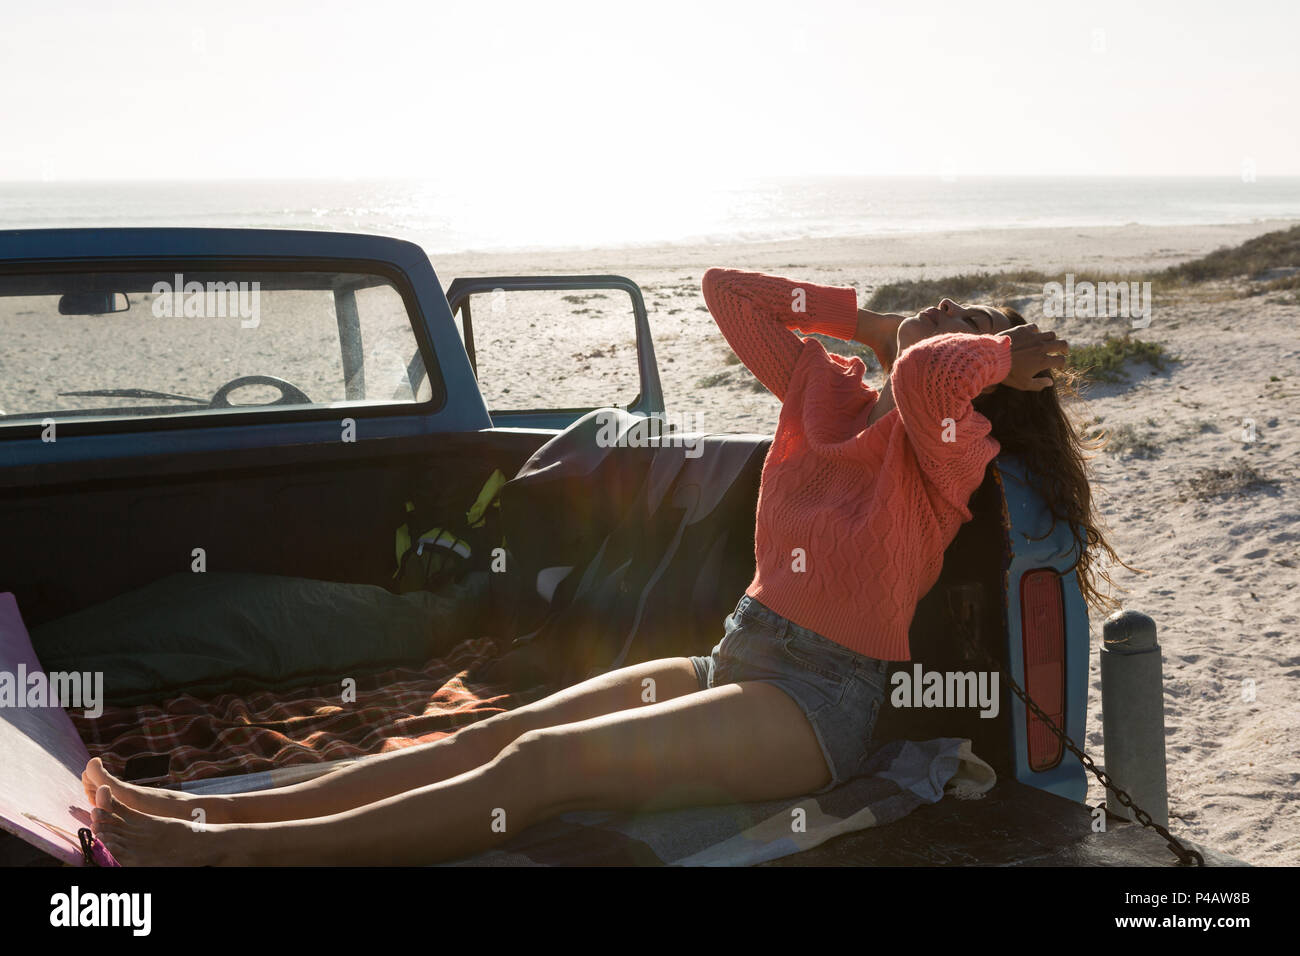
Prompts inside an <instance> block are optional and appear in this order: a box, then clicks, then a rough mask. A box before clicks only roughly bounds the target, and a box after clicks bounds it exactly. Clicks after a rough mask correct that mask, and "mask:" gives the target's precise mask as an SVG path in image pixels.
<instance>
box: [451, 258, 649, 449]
mask: <svg viewBox="0 0 1300 956" xmlns="http://www.w3.org/2000/svg"><path fill="white" fill-rule="evenodd" d="M447 302H448V304H449V305H450V306H451V311H452V314H453V315H454V316H455V318H456V324H457V328H458V329H459V331H460V333H461V337H462V341H463V342H464V345H465V352H466V354H467V355H468V356H469V361H470V365H471V366H472V367H473V369H474V374H475V376H476V378H477V379H478V383H479V389H480V391H481V392H482V393H483V397H484V400H485V401H486V402H487V405H488V413H489V414H490V416H491V418H492V424H493V426H494V427H497V428H502V427H507V428H508V427H515V428H544V429H563V428H566V427H568V426H569V425H571V424H573V422H575V421H577V420H578V419H579V418H581V417H582V416H583V415H585V414H587V413H588V412H590V411H592V410H594V409H596V408H609V407H618V408H624V409H626V410H627V411H629V412H630V413H632V414H633V415H645V416H651V417H653V416H657V415H661V414H662V413H663V411H664V398H663V388H662V387H661V385H660V383H659V367H658V365H657V363H656V361H655V352H654V344H653V342H652V341H651V336H650V322H649V319H648V318H647V316H646V307H645V300H644V298H643V297H642V295H641V289H640V287H639V286H638V285H637V284H636V283H635V282H633V281H632V280H631V279H628V278H625V277H623V276H614V275H592V276H572V275H569V276H483V277H476V278H464V279H456V280H454V281H453V282H452V283H451V285H450V286H449V287H448V288H447ZM507 336H528V337H535V338H536V340H537V348H535V349H528V350H527V354H528V355H529V356H530V361H529V362H527V363H523V364H520V363H515V364H511V363H510V361H509V359H508V350H506V349H504V348H502V347H501V345H502V343H503V342H504V341H505V337H507Z"/></svg>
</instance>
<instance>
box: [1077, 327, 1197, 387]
mask: <svg viewBox="0 0 1300 956" xmlns="http://www.w3.org/2000/svg"><path fill="white" fill-rule="evenodd" d="M1177 361H1179V359H1178V356H1176V355H1170V354H1169V353H1168V352H1167V351H1166V350H1165V347H1164V346H1163V345H1161V344H1160V343H1159V342H1145V341H1143V340H1141V339H1135V338H1133V337H1132V336H1130V335H1129V334H1128V333H1127V332H1126V333H1124V334H1123V335H1122V336H1119V337H1118V338H1112V337H1111V336H1110V335H1109V334H1107V335H1106V337H1105V338H1104V339H1102V341H1101V342H1099V343H1097V344H1096V345H1071V347H1070V351H1069V352H1068V353H1067V354H1066V358H1065V364H1066V366H1067V367H1068V368H1072V369H1074V370H1076V371H1078V372H1080V373H1081V374H1082V375H1083V376H1084V377H1085V378H1087V379H1089V380H1091V381H1094V382H1124V381H1127V380H1128V378H1127V376H1126V375H1125V374H1124V367H1125V365H1126V364H1127V363H1128V362H1145V363H1146V364H1147V365H1150V366H1151V367H1152V368H1153V369H1155V370H1156V371H1158V372H1160V371H1164V369H1165V367H1166V363H1167V362H1177Z"/></svg>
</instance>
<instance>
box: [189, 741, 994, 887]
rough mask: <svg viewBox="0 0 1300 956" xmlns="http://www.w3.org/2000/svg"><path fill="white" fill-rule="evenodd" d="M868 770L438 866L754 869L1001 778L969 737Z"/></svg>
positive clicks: (561, 831)
mask: <svg viewBox="0 0 1300 956" xmlns="http://www.w3.org/2000/svg"><path fill="white" fill-rule="evenodd" d="M361 759H364V758H361ZM349 762H350V761H349ZM325 769H328V768H325ZM867 769H868V774H867V775H866V776H862V777H857V778H855V779H853V780H850V781H848V782H847V783H845V784H842V785H841V786H839V787H836V788H835V789H833V790H829V791H827V792H826V793H823V794H817V795H809V796H804V797H797V798H795V799H787V800H769V801H765V802H762V803H746V804H726V805H718V806H707V807H688V808H685V809H678V810H661V811H657V812H654V813H642V814H636V813H628V812H616V811H598V810H581V811H575V812H572V813H566V814H562V815H560V816H558V817H555V818H554V819H551V820H545V821H543V822H541V823H539V824H537V825H535V826H533V827H530V828H529V829H528V830H526V831H525V832H523V833H521V834H519V835H518V836H517V837H515V838H514V839H513V840H511V841H510V842H509V843H507V844H505V845H504V846H502V847H500V848H497V849H492V850H487V851H484V852H483V853H479V854H476V855H474V856H470V857H466V858H464V859H460V860H452V861H449V862H446V863H437V864H434V865H435V866H753V865H755V864H757V863H764V862H767V861H769V860H776V859H779V858H781V857H783V856H789V855H791V854H793V853H801V852H803V851H805V850H811V849H812V848H813V847H816V846H819V845H821V844H822V843H825V842H826V841H827V840H830V839H832V838H834V837H837V836H840V835H842V834H845V833H852V832H854V831H857V830H865V829H867V828H869V827H877V826H883V825H884V824H886V823H892V822H893V821H895V820H898V819H900V818H902V817H905V816H907V814H909V813H911V812H912V811H913V810H915V809H916V808H917V807H919V806H921V805H922V804H926V803H938V802H939V800H940V799H942V798H943V796H944V795H945V794H950V795H952V796H954V797H956V798H957V799H978V798H979V797H980V796H981V795H983V794H984V793H987V792H988V791H989V790H991V789H992V788H993V785H994V784H995V783H996V782H997V775H996V774H995V773H994V771H993V768H992V767H990V766H989V765H988V764H986V763H985V762H984V761H983V760H981V759H980V758H979V757H977V756H975V754H974V753H972V752H971V746H970V741H969V740H965V739H958V738H952V737H941V738H936V739H934V740H925V741H919V742H917V741H907V740H894V741H889V742H888V743H885V744H883V745H882V746H881V747H880V748H879V749H878V750H877V751H876V753H875V754H874V756H873V757H872V759H871V761H870V763H869V765H868V768H867ZM291 782H296V781H292V780H284V781H281V782H275V781H273V780H271V779H270V778H269V777H268V776H267V775H265V774H254V775H251V776H249V777H235V778H228V779H225V780H207V781H201V782H199V783H195V784H192V785H186V787H185V789H187V790H193V791H194V792H198V793H239V792H245V791H248V790H261V789H265V788H266V787H268V786H281V785H283V784H285V783H291Z"/></svg>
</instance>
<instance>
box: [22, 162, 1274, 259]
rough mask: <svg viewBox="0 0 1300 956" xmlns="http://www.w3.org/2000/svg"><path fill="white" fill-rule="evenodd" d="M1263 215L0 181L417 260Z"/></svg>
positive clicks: (1122, 197) (27, 216)
mask: <svg viewBox="0 0 1300 956" xmlns="http://www.w3.org/2000/svg"><path fill="white" fill-rule="evenodd" d="M1275 218H1276V219H1290V218H1300V177H1288V178H1270V177H1264V178H1258V179H1256V178H1254V177H1253V175H1251V174H1250V172H1249V170H1243V174H1242V175H1241V176H1239V177H1222V178H1214V179H1209V178H1176V177H1167V178H952V179H942V178H935V177H908V178H880V177H850V176H821V177H764V178H751V179H737V180H734V181H729V182H726V183H708V182H702V181H701V182H690V183H682V182H674V183H672V184H668V183H655V182H647V181H644V180H637V181H626V182H619V181H617V180H615V179H610V180H605V181H602V182H601V183H588V184H582V185H574V184H572V183H570V184H565V185H561V184H555V185H554V186H548V185H547V184H544V183H543V184H538V183H523V182H505V183H503V182H499V181H496V182H488V183H479V184H471V183H464V182H444V183H439V182H433V181H393V180H390V181H370V180H352V181H343V180H328V181H327V180H318V181H309V180H296V181H276V182H271V181H228V182H215V181H214V182H180V181H169V182H123V181H118V182H99V183H96V182H41V183H0V229H24V228H49V227H72V226H83V227H84V226H88V227H96V226H100V227H104V226H239V227H261V228H295V229H329V230H339V231H347V232H363V233H378V234H382V235H389V236H396V237H400V238H404V239H410V240H412V241H414V242H417V243H419V244H420V245H422V246H423V247H424V248H425V250H426V251H427V252H429V253H430V254H449V253H457V252H466V251H476V250H481V251H500V252H505V251H525V250H534V249H535V250H562V249H583V248H597V247H599V248H619V247H630V246H650V245H665V244H667V245H674V244H681V245H695V244H700V243H711V242H760V241H765V240H773V239H807V238H819V237H843V236H869V235H872V236H874V235H885V234H901V233H924V232H935V231H942V230H965V229H990V228H991V229H1005V228H1016V227H1035V226H1116V225H1126V224H1128V223H1140V224H1143V225H1194V224H1208V223H1249V222H1254V221H1259V220H1262V219H1275Z"/></svg>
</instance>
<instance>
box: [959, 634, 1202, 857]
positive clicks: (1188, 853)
mask: <svg viewBox="0 0 1300 956" xmlns="http://www.w3.org/2000/svg"><path fill="white" fill-rule="evenodd" d="M973 649H975V650H977V651H978V653H979V654H980V655H981V656H983V658H984V660H985V661H986V662H987V663H988V664H991V665H992V666H993V667H994V668H995V669H996V670H997V672H998V673H999V674H1001V675H1002V679H1003V680H1005V681H1006V682H1007V683H1008V684H1009V685H1010V686H1011V690H1012V692H1013V693H1014V694H1015V695H1016V696H1017V697H1019V698H1020V699H1021V700H1022V701H1024V703H1025V706H1026V707H1028V708H1029V709H1030V710H1031V711H1033V713H1034V716H1036V717H1037V718H1038V719H1039V720H1041V721H1042V722H1043V723H1045V724H1046V725H1047V727H1048V729H1049V730H1051V731H1052V733H1054V734H1056V736H1057V737H1058V738H1059V739H1060V741H1061V743H1063V744H1064V745H1065V747H1066V749H1068V750H1069V751H1070V753H1072V754H1074V755H1075V756H1076V757H1077V758H1079V762H1080V763H1081V764H1083V766H1084V767H1085V768H1086V769H1088V770H1090V771H1092V773H1093V774H1095V775H1096V777H1097V779H1098V780H1100V781H1101V782H1102V785H1103V786H1104V787H1105V788H1106V789H1107V791H1114V793H1115V799H1116V800H1118V801H1119V803H1120V806H1124V807H1128V808H1129V809H1131V810H1132V811H1133V816H1134V818H1135V819H1136V820H1137V822H1138V823H1140V824H1142V826H1144V827H1147V828H1149V829H1151V830H1155V831H1156V832H1157V833H1159V834H1160V836H1161V837H1162V838H1164V840H1165V842H1166V843H1167V844H1168V846H1169V849H1170V850H1171V851H1173V854H1174V856H1176V857H1178V862H1179V863H1181V864H1189V863H1193V862H1194V863H1195V864H1196V865H1197V866H1204V865H1205V858H1204V857H1203V856H1201V854H1200V853H1199V852H1197V851H1196V850H1189V849H1188V848H1187V847H1185V846H1183V845H1182V844H1181V843H1179V842H1178V838H1177V837H1175V836H1174V835H1173V834H1171V833H1170V832H1169V830H1168V829H1166V828H1165V827H1162V826H1161V825H1160V824H1158V823H1156V822H1155V821H1154V820H1153V819H1152V818H1151V814H1149V813H1147V812H1146V811H1145V810H1143V809H1142V808H1141V807H1139V806H1138V805H1137V804H1136V803H1134V802H1133V798H1132V797H1131V796H1129V795H1128V793H1127V792H1125V791H1124V790H1123V789H1121V788H1120V787H1118V786H1116V785H1115V783H1114V781H1112V780H1111V779H1110V777H1109V776H1107V774H1106V771H1104V770H1102V769H1101V768H1100V767H1098V766H1097V765H1096V764H1095V763H1093V760H1092V758H1091V757H1089V756H1088V755H1087V754H1086V753H1084V752H1083V751H1082V750H1080V749H1079V748H1078V747H1077V746H1076V745H1075V743H1074V741H1073V740H1071V739H1070V738H1069V737H1068V736H1067V735H1066V734H1065V732H1064V731H1063V730H1061V728H1059V727H1057V726H1056V724H1055V723H1053V722H1052V718H1050V717H1048V716H1047V714H1045V713H1043V710H1042V708H1041V707H1039V706H1038V705H1037V704H1035V703H1034V702H1033V700H1031V699H1030V697H1029V695H1028V694H1026V693H1025V692H1024V691H1023V690H1021V689H1020V685H1019V684H1017V683H1016V682H1015V681H1014V680H1012V679H1011V675H1010V674H1008V673H1007V672H1006V671H1005V670H1003V669H1002V665H1001V664H999V663H998V662H997V661H996V660H994V659H993V656H992V655H991V654H989V652H988V651H987V650H985V649H984V648H982V647H980V648H973Z"/></svg>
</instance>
